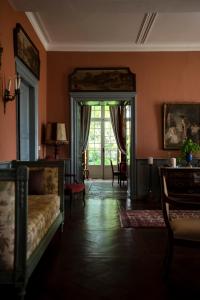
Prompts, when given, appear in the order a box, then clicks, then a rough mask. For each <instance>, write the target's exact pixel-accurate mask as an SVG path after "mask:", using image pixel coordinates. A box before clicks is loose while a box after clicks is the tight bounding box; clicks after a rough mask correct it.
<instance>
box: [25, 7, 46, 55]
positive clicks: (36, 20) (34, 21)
mask: <svg viewBox="0 0 200 300" xmlns="http://www.w3.org/2000/svg"><path fill="white" fill-rule="evenodd" d="M25 14H26V16H27V18H28V19H29V21H30V23H31V25H32V26H33V28H34V30H35V32H36V34H37V36H38V38H39V39H40V41H41V43H42V45H43V46H44V48H45V50H48V47H49V44H50V43H51V39H50V37H49V34H48V32H47V31H46V30H45V27H44V25H43V22H42V20H41V18H40V16H39V14H38V13H36V12H35V13H33V12H25Z"/></svg>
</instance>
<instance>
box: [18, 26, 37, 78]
mask: <svg viewBox="0 0 200 300" xmlns="http://www.w3.org/2000/svg"><path fill="white" fill-rule="evenodd" d="M14 52H15V56H17V57H18V58H19V59H20V60H21V61H22V62H23V63H24V64H25V65H26V66H27V68H28V69H29V70H30V71H31V72H32V73H33V74H34V75H35V76H36V77H37V78H38V79H39V78H40V57H39V51H38V49H37V48H36V47H35V45H34V44H33V42H32V41H31V39H30V38H29V36H28V35H27V33H26V32H25V31H24V29H23V28H22V26H21V25H20V24H19V23H17V24H16V27H15V29H14Z"/></svg>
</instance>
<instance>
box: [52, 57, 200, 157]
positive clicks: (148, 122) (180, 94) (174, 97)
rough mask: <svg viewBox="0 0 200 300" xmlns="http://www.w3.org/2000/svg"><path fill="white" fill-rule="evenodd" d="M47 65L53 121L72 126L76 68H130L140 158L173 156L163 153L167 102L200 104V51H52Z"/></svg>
mask: <svg viewBox="0 0 200 300" xmlns="http://www.w3.org/2000/svg"><path fill="white" fill-rule="evenodd" d="M47 66H48V76H47V85H48V92H47V95H48V103H47V119H48V120H49V121H56V120H58V121H66V123H67V124H68V123H69V111H70V110H69V108H70V107H69V90H68V76H69V74H70V73H71V72H72V71H73V69H74V68H76V67H129V68H130V69H131V71H132V72H134V73H135V74H136V86H137V111H136V116H137V122H136V126H137V158H145V157H148V156H154V157H167V156H168V155H169V153H168V151H166V150H162V113H161V112H162V104H163V103H164V102H190V101H192V102H200V52H132V53H127V52H124V53H122V52H121V53H117V52H112V53H106V52H105V53H104V52H102V53H97V52H96V53H92V52H91V53H90V52H84V53H81V52H48V55H47ZM173 154H174V153H173V151H171V155H173Z"/></svg>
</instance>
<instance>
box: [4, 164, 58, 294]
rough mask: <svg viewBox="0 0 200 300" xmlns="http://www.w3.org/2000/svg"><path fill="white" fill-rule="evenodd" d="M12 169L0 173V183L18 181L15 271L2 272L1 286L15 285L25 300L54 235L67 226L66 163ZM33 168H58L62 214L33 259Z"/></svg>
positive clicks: (14, 165)
mask: <svg viewBox="0 0 200 300" xmlns="http://www.w3.org/2000/svg"><path fill="white" fill-rule="evenodd" d="M11 166H12V168H11V169H4V170H2V169H1V170H0V180H1V181H4V180H5V181H14V182H15V246H14V249H15V250H14V268H13V270H12V271H9V272H7V271H1V270H0V284H1V285H12V286H14V288H16V289H17V292H18V296H19V297H20V299H24V295H25V290H26V285H27V282H28V280H29V278H30V276H31V274H32V272H33V270H34V269H35V267H36V266H37V264H38V262H39V260H40V258H41V257H42V255H43V253H44V252H45V250H46V248H47V246H48V245H49V243H50V241H51V240H52V238H53V236H54V234H55V233H56V231H57V230H58V228H59V227H60V226H61V227H62V228H63V224H64V161H45V160H44V161H42V160H41V161H13V162H12V165H11ZM29 167H30V168H31V167H42V168H43V167H44V168H45V167H48V168H58V194H59V196H60V213H59V215H58V216H57V218H56V219H55V221H54V222H53V224H52V225H51V226H50V228H49V230H48V232H47V233H46V235H45V236H44V237H43V239H42V240H41V241H40V243H39V245H38V246H37V247H36V249H35V250H34V251H33V253H32V254H31V256H30V257H29V258H28V259H26V255H27V209H28V204H27V200H28V176H29V169H28V168H29Z"/></svg>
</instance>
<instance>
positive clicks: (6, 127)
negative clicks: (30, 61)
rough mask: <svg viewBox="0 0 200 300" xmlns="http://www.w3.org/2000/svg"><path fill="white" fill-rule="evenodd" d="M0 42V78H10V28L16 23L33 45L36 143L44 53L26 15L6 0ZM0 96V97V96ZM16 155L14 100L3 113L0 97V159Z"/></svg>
mask: <svg viewBox="0 0 200 300" xmlns="http://www.w3.org/2000/svg"><path fill="white" fill-rule="evenodd" d="M0 7H1V9H0V45H1V47H3V55H2V65H1V69H0V78H4V77H5V79H6V80H7V79H8V78H10V77H11V78H14V75H15V60H14V49H13V28H14V27H15V26H16V23H17V22H18V23H20V24H21V25H22V27H23V28H24V30H25V31H26V32H27V34H28V35H29V37H30V38H31V40H32V41H33V43H34V44H35V46H36V47H37V48H38V50H39V53H40V59H41V69H40V82H39V104H38V107H39V124H38V128H39V141H38V142H39V144H40V143H41V126H42V124H43V123H45V122H46V77H47V76H46V73H47V70H46V61H47V54H46V51H45V49H44V47H43V46H42V44H41V42H40V41H39V39H38V37H37V35H36V33H35V31H34V30H33V28H32V25H31V24H30V22H29V21H28V19H27V17H26V15H25V14H24V13H22V12H17V11H15V10H14V9H13V8H12V7H11V6H10V5H9V3H8V1H7V0H0ZM0 98H1V99H2V97H0ZM15 158H16V102H15V101H13V102H9V103H8V104H7V107H6V114H4V108H3V101H2V100H1V101H0V161H6V160H12V159H15Z"/></svg>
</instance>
